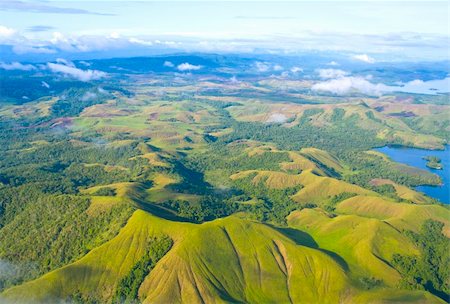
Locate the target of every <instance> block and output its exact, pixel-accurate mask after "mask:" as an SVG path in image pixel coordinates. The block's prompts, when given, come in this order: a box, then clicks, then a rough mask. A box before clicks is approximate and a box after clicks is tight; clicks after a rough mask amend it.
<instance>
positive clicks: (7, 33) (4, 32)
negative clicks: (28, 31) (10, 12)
mask: <svg viewBox="0 0 450 304" xmlns="http://www.w3.org/2000/svg"><path fill="white" fill-rule="evenodd" d="M16 32H17V31H16V30H15V29H12V28H9V27H6V26H3V25H0V37H4V38H9V37H12V36H14V35H15V34H16Z"/></svg>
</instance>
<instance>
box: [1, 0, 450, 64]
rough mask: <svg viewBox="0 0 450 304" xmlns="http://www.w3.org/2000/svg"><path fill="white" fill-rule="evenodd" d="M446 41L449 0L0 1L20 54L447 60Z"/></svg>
mask: <svg viewBox="0 0 450 304" xmlns="http://www.w3.org/2000/svg"><path fill="white" fill-rule="evenodd" d="M449 42H450V33H449V4H448V1H356V0H354V1H337V0H334V1H294V0H291V1H285V2H279V1H278V2H272V1H246V2H241V1H214V0H213V1H206V0H205V1H198V2H192V1H181V0H180V1H164V2H158V1H110V0H109V1H108V0H102V1H87V0H83V1H32V0H23V1H22V0H20V1H19V0H0V44H7V45H12V46H13V47H14V50H15V52H17V53H18V54H20V53H26V52H43V53H45V52H51V51H52V50H54V49H62V50H65V51H69V52H87V51H93V50H108V49H114V48H126V47H142V48H153V49H156V48H169V49H174V50H182V51H206V52H208V51H214V52H255V51H258V50H259V51H261V50H264V51H268V52H283V53H295V52H299V51H305V50H306V51H310V50H318V51H339V52H354V53H368V54H375V55H378V56H379V57H380V56H384V57H385V58H390V59H395V58H399V56H402V57H405V58H416V59H423V60H442V59H449Z"/></svg>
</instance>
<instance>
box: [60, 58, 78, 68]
mask: <svg viewBox="0 0 450 304" xmlns="http://www.w3.org/2000/svg"><path fill="white" fill-rule="evenodd" d="M56 63H60V64H64V65H67V66H70V67H73V68H74V67H75V65H74V64H73V63H72V62H70V61H67V60H66V59H64V58H57V59H56Z"/></svg>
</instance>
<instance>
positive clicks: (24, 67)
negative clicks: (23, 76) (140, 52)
mask: <svg viewBox="0 0 450 304" xmlns="http://www.w3.org/2000/svg"><path fill="white" fill-rule="evenodd" d="M0 69H3V70H8V71H10V70H20V71H32V70H35V69H36V67H35V66H34V65H31V64H22V63H20V62H17V61H15V62H11V63H4V62H0Z"/></svg>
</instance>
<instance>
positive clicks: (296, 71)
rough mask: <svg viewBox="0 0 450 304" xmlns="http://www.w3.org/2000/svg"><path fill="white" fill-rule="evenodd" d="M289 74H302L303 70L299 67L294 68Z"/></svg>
mask: <svg viewBox="0 0 450 304" xmlns="http://www.w3.org/2000/svg"><path fill="white" fill-rule="evenodd" d="M291 72H292V73H301V72H303V69H302V68H301V67H298V66H294V67H292V68H291Z"/></svg>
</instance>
